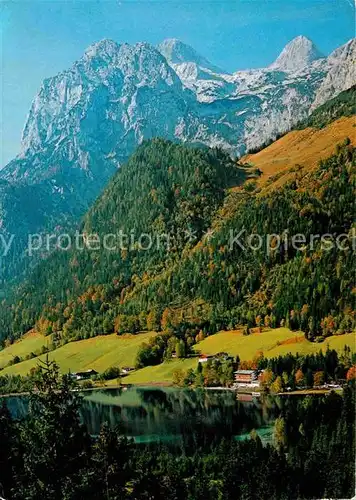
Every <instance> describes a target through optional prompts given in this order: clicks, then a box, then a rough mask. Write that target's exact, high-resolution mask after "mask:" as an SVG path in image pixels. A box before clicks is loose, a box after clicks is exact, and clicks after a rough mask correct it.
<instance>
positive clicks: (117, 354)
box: [0, 328, 356, 385]
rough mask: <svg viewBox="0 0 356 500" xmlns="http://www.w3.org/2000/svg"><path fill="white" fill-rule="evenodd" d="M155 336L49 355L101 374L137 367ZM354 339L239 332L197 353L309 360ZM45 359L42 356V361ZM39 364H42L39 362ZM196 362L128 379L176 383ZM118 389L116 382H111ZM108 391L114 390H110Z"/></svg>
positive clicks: (211, 340) (108, 338) (27, 342)
mask: <svg viewBox="0 0 356 500" xmlns="http://www.w3.org/2000/svg"><path fill="white" fill-rule="evenodd" d="M152 335H154V333H152V332H150V333H141V334H137V335H125V336H121V337H119V336H117V335H114V334H113V335H105V336H99V337H94V338H92V339H88V340H81V341H78V342H71V343H69V344H66V345H65V346H62V347H60V348H58V349H56V350H55V351H53V352H51V353H50V354H49V357H50V359H55V360H56V361H57V363H58V364H59V366H60V368H61V370H62V371H63V372H67V371H69V370H71V371H79V370H86V369H89V368H93V369H94V370H97V371H98V372H103V371H104V370H105V369H106V368H109V367H110V366H120V367H122V366H133V365H134V363H135V357H136V353H137V350H138V348H139V346H140V345H141V343H142V342H145V341H147V340H148V339H149V338H150V337H152ZM41 339H42V341H43V337H40V336H36V335H35V334H31V335H29V336H27V337H26V338H24V339H22V340H21V341H19V342H17V343H16V344H14V345H13V346H10V347H8V348H7V349H4V350H3V351H2V352H0V363H3V361H4V360H5V359H8V358H9V356H10V354H9V352H8V351H10V352H13V349H14V348H15V346H16V352H17V353H18V352H21V355H26V354H28V353H29V352H31V351H33V349H34V343H35V342H37V348H38V347H40V345H42V344H40V341H41ZM355 343H356V341H355V335H351V334H349V335H340V336H334V337H329V338H328V339H327V341H325V342H323V343H322V344H313V343H311V342H308V341H307V340H305V338H304V336H303V334H302V333H301V332H291V331H290V330H288V329H287V328H277V329H275V330H268V331H265V332H263V333H253V334H251V335H249V336H244V335H242V333H241V331H238V330H236V331H229V332H220V333H217V334H216V335H212V336H210V337H208V338H206V339H205V340H203V341H202V342H200V343H199V344H197V345H196V351H197V352H200V353H203V354H216V353H218V352H222V351H224V352H228V353H229V354H231V355H234V356H235V355H236V354H238V355H239V356H240V358H241V359H242V360H251V359H252V358H253V357H254V356H255V354H256V353H257V351H260V350H262V351H263V352H264V355H265V356H266V357H274V356H278V355H279V354H286V353H288V352H292V353H296V352H300V353H303V354H309V353H313V352H317V351H319V349H323V350H325V349H326V348H327V346H328V345H329V347H330V348H334V349H336V350H339V351H340V350H341V349H342V348H343V347H344V345H345V344H346V345H349V346H350V347H351V348H352V349H353V350H355V351H356V345H355ZM44 358H45V356H40V359H44ZM37 359H38V358H37ZM37 359H35V358H34V359H30V360H28V361H24V362H22V363H19V364H17V365H13V366H11V367H9V368H5V369H4V370H3V371H1V372H0V374H1V375H5V374H20V375H25V374H26V373H28V372H29V371H30V370H31V368H33V367H34V366H36V364H37ZM196 365H197V359H196V358H191V359H184V360H178V359H176V360H172V361H169V362H165V363H162V364H161V365H158V366H148V367H146V368H143V369H141V370H138V371H137V372H134V373H132V374H131V375H129V376H127V377H126V378H125V382H127V383H133V384H151V383H165V382H171V381H172V375H173V372H174V371H175V370H176V369H178V368H180V369H182V370H188V369H189V368H195V367H196ZM111 383H112V384H115V383H116V381H113V382H111ZM109 385H110V384H109Z"/></svg>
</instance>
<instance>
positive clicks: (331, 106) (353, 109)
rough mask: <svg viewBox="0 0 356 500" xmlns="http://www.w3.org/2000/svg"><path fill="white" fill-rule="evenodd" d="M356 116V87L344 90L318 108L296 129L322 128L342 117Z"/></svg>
mask: <svg viewBox="0 0 356 500" xmlns="http://www.w3.org/2000/svg"><path fill="white" fill-rule="evenodd" d="M355 114H356V85H354V86H353V87H351V88H350V89H347V90H344V91H343V92H341V93H340V94H338V95H337V96H336V97H334V98H333V99H330V101H327V102H326V103H325V104H322V105H321V106H319V107H318V108H316V109H315V110H314V111H313V112H312V113H311V114H310V115H309V116H308V118H306V119H305V120H303V121H302V122H300V124H299V125H298V126H297V127H296V128H299V129H303V128H306V127H315V128H322V127H325V126H326V125H328V124H329V123H331V122H332V121H333V120H336V119H337V118H340V117H341V116H354V115H355Z"/></svg>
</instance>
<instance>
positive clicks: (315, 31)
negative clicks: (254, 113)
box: [0, 0, 355, 166]
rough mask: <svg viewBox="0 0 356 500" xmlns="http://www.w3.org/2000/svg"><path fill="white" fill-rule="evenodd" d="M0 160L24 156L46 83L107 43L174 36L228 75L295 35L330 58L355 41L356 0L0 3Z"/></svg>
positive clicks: (255, 63)
mask: <svg viewBox="0 0 356 500" xmlns="http://www.w3.org/2000/svg"><path fill="white" fill-rule="evenodd" d="M0 29H1V45H2V46H1V69H2V81H1V88H0V94H1V97H2V112H1V115H2V116H1V117H0V118H1V123H0V126H1V134H2V135H1V146H2V148H1V158H0V166H3V165H4V164H5V163H6V162H7V161H9V160H10V159H11V158H13V157H14V156H15V155H16V154H17V153H18V152H19V150H20V138H21V132H22V128H23V125H24V122H25V119H26V115H27V112H28V110H29V107H30V105H31V101H32V99H33V97H34V95H35V93H36V91H37V90H38V89H39V87H40V84H41V81H42V80H43V79H44V78H46V77H49V76H52V75H55V74H56V73H58V72H59V71H61V70H63V69H65V68H67V67H69V66H70V65H71V64H72V63H73V61H74V60H76V59H78V58H79V57H80V56H81V55H82V53H83V52H84V50H85V48H86V47H87V46H88V45H90V44H91V43H93V42H95V41H97V40H100V39H102V38H112V39H114V40H116V41H117V42H129V43H132V42H137V41H148V42H151V43H153V44H156V43H158V42H160V41H161V40H163V39H164V38H170V37H175V38H179V39H181V40H182V41H184V42H186V43H188V44H190V45H192V46H193V47H194V48H195V49H196V50H197V51H198V52H200V53H201V54H202V55H204V56H205V57H206V58H207V59H209V60H210V61H211V62H212V63H215V64H216V65H218V66H220V67H222V68H224V69H226V70H227V71H236V70H237V69H243V68H252V67H261V66H266V65H268V64H270V63H271V62H272V61H273V60H274V59H275V58H276V57H277V56H278V54H279V52H280V51H281V50H282V48H283V47H284V46H285V45H286V43H287V42H288V41H290V40H291V39H292V38H294V37H295V36H297V35H305V36H308V37H309V38H311V39H312V40H313V41H314V42H315V43H316V45H317V46H318V47H319V49H320V50H321V51H322V52H324V53H325V54H328V53H330V52H331V51H332V50H333V49H335V48H336V47H338V46H340V45H342V44H344V43H345V42H347V41H348V40H349V39H350V38H352V37H353V36H355V17H354V8H353V0H189V1H176V0H141V1H139V0H126V1H125V0H122V1H116V0H99V1H97V0H85V1H78V0H54V1H53V0H52V1H50V0H41V1H36V0H22V1H19V0H12V1H6V0H5V1H4V0H3V2H2V3H1V25H0Z"/></svg>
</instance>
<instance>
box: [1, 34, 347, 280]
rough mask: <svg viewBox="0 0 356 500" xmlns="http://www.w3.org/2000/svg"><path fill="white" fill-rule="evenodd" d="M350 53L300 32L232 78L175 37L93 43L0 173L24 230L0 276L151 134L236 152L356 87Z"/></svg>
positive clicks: (45, 94) (51, 93)
mask: <svg viewBox="0 0 356 500" xmlns="http://www.w3.org/2000/svg"><path fill="white" fill-rule="evenodd" d="M355 54H356V42H355V40H354V39H353V40H350V41H349V42H348V43H347V44H345V45H344V46H342V47H340V48H338V49H336V50H335V51H334V52H332V53H331V54H330V55H329V56H328V57H325V56H324V55H323V54H321V53H320V51H319V50H318V49H317V48H316V47H315V45H314V44H313V42H312V41H310V40H309V39H307V38H306V37H303V36H299V37H297V38H295V39H294V40H292V41H291V42H290V43H289V44H288V45H287V46H286V47H285V48H284V49H283V50H282V52H281V54H280V55H279V57H278V58H277V59H276V61H274V62H273V63H272V64H271V65H270V66H268V67H267V68H261V69H251V70H244V71H237V72H235V73H232V74H231V73H230V74H229V73H227V72H225V71H224V70H222V69H219V68H218V67H216V66H215V65H213V64H211V63H210V62H209V61H208V60H207V59H206V58H205V57H203V56H201V55H199V54H198V53H197V52H196V51H195V50H194V49H193V48H192V47H190V46H188V45H186V44H184V43H183V42H181V41H179V40H176V39H169V40H165V41H163V42H162V43H161V44H159V45H158V46H157V47H154V46H152V45H150V44H148V43H141V42H140V43H137V44H135V45H128V44H125V43H124V44H117V43H116V42H114V41H112V40H102V41H100V42H98V43H95V44H93V45H91V46H90V47H89V48H88V49H87V50H86V51H85V53H84V55H83V56H82V58H81V59H79V60H78V61H76V62H75V63H74V64H73V65H72V67H71V68H69V69H68V70H65V71H63V72H61V73H59V74H58V75H56V76H55V77H52V78H48V79H46V80H44V82H43V83H42V85H41V88H40V90H39V92H38V94H37V95H36V96H35V98H34V100H33V103H32V106H31V109H30V111H29V114H28V117H27V121H26V124H25V127H24V130H23V136H22V143H21V152H20V154H19V155H18V156H17V157H16V158H15V159H14V160H12V161H11V162H10V163H9V164H8V165H6V166H5V167H4V168H3V169H2V170H1V171H0V228H1V231H2V234H4V235H10V234H13V233H15V234H16V235H17V240H16V245H15V246H14V248H15V250H13V253H12V254H10V255H9V256H8V257H7V260H6V262H3V269H2V277H3V279H7V278H9V277H10V276H13V275H14V274H16V273H18V272H19V269H20V268H21V265H20V266H19V255H21V254H22V253H23V249H24V242H25V239H26V235H27V233H34V232H42V231H48V230H52V231H53V230H55V231H59V230H62V229H63V227H65V226H66V225H72V224H73V223H74V222H75V221H76V220H77V219H78V217H79V216H80V215H81V214H83V213H84V212H85V210H86V209H87V207H88V206H89V205H90V204H91V202H92V201H93V200H94V199H95V198H96V197H97V196H98V194H99V193H100V192H101V190H102V189H103V188H104V186H105V185H106V183H107V181H108V180H109V178H110V177H111V176H112V175H113V174H114V173H115V171H116V170H117V169H118V168H119V167H120V166H121V165H122V164H123V163H124V162H125V161H126V160H127V159H128V157H129V155H130V154H131V153H132V152H133V151H134V149H135V148H136V146H137V145H139V144H141V143H142V141H143V140H144V139H148V138H152V137H164V138H167V139H171V140H176V141H182V142H189V143H195V144H202V145H206V146H209V147H215V146H217V147H220V148H222V149H223V150H225V151H226V152H227V153H228V154H230V155H232V156H235V157H237V156H240V155H242V154H244V153H245V152H246V151H247V150H249V149H253V148H256V147H258V146H260V145H261V144H263V143H264V142H266V141H268V140H270V139H271V138H273V137H275V136H277V135H278V134H280V133H282V132H284V131H286V130H288V129H290V128H291V127H292V126H293V125H295V124H296V123H297V122H298V121H300V120H303V119H305V118H306V117H307V116H308V114H309V113H310V112H311V110H313V109H314V108H315V107H317V106H319V105H321V104H323V103H324V102H325V101H327V100H328V99H330V98H332V97H334V96H335V95H337V94H338V93H339V92H341V91H342V90H344V89H347V88H349V87H351V86H352V85H353V84H354V83H355V74H354V62H355ZM20 261H21V262H23V260H21V259H20Z"/></svg>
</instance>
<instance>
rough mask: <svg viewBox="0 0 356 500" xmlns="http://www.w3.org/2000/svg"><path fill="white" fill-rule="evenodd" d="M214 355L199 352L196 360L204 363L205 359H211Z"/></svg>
mask: <svg viewBox="0 0 356 500" xmlns="http://www.w3.org/2000/svg"><path fill="white" fill-rule="evenodd" d="M213 358H214V356H211V355H209V356H208V355H206V354H201V355H200V356H199V359H198V362H199V363H206V362H207V361H209V359H213Z"/></svg>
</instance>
